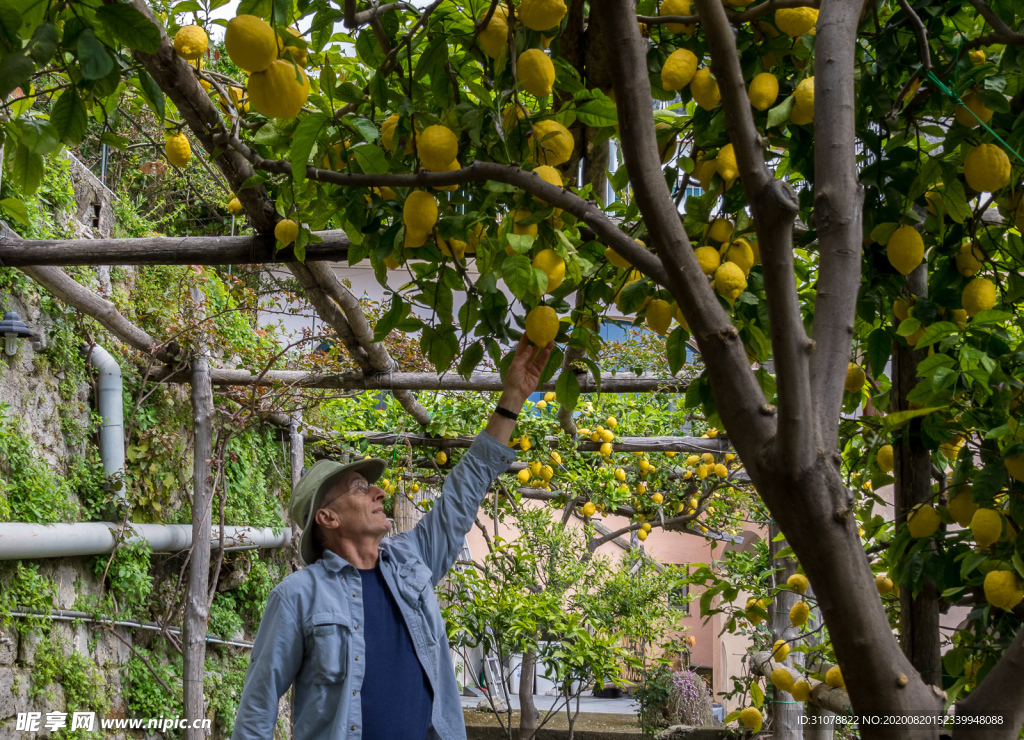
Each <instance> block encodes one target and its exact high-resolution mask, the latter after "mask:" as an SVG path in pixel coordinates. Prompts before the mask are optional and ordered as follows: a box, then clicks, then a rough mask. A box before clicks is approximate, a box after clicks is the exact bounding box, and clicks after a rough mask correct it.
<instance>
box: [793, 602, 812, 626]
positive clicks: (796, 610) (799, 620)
mask: <svg viewBox="0 0 1024 740" xmlns="http://www.w3.org/2000/svg"><path fill="white" fill-rule="evenodd" d="M810 616H811V607H810V606H809V605H808V604H807V602H806V601H798V602H796V603H795V604H793V607H792V608H791V609H790V610H789V622H790V624H792V625H793V626H794V627H800V626H802V625H804V624H806V623H807V619H808V618H809V617H810Z"/></svg>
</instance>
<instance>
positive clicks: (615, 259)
mask: <svg viewBox="0 0 1024 740" xmlns="http://www.w3.org/2000/svg"><path fill="white" fill-rule="evenodd" d="M604 257H605V259H606V260H608V261H609V262H611V263H612V264H613V265H615V266H616V267H619V268H623V269H625V268H629V267H632V266H633V264H632V263H631V262H630V261H629V260H627V259H626V258H625V257H623V256H622V255H621V254H619V253H618V252H616V251H615V250H614V249H612V248H611V247H607V248H606V249H605V250H604Z"/></svg>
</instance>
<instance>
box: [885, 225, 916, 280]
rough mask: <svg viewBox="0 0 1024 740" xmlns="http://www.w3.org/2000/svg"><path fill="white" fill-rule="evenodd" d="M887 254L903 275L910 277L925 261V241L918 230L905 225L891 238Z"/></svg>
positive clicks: (891, 262) (886, 248) (886, 250)
mask: <svg viewBox="0 0 1024 740" xmlns="http://www.w3.org/2000/svg"><path fill="white" fill-rule="evenodd" d="M885 254H886V256H887V257H888V258H889V264H891V265H892V266H893V267H895V268H896V270H897V271H898V272H899V273H900V274H901V275H909V274H910V273H912V272H913V271H914V270H915V269H916V268H917V266H918V265H920V264H921V261H922V260H923V259H924V239H922V238H921V235H920V234H919V233H918V232H917V229H915V228H914V227H913V226H907V225H905V224H904V225H903V226H900V227H899V228H898V229H896V231H894V232H893V234H892V236H890V237H889V243H888V244H886V246H885Z"/></svg>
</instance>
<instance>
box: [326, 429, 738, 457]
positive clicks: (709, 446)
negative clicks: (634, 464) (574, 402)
mask: <svg viewBox="0 0 1024 740" xmlns="http://www.w3.org/2000/svg"><path fill="white" fill-rule="evenodd" d="M342 436H344V437H347V438H350V439H365V440H366V442H367V444H371V445H383V446H389V445H394V444H399V443H401V444H407V445H410V446H412V447H438V448H440V449H443V450H446V449H452V448H459V447H461V448H468V447H470V446H471V445H472V444H473V440H474V439H476V436H475V435H472V434H463V435H459V436H458V437H452V438H450V439H444V438H443V437H431V436H429V435H426V434H412V433H408V432H356V431H346V432H344V433H343V434H342ZM561 441H562V438H561V437H553V436H547V437H545V438H544V444H546V445H547V446H548V447H551V448H553V449H554V448H557V447H558V446H559V444H560V442H561ZM576 449H577V450H579V451H580V452H599V451H600V449H601V443H600V442H591V441H590V440H589V439H588V440H586V441H577V442H576ZM612 449H613V450H615V451H616V452H669V451H671V452H697V453H701V452H714V453H723V452H728V451H729V450H731V449H732V447H731V446H730V444H729V441H728V440H726V439H723V438H722V437H718V438H717V439H705V438H703V437H618V438H616V439H615V441H614V442H612Z"/></svg>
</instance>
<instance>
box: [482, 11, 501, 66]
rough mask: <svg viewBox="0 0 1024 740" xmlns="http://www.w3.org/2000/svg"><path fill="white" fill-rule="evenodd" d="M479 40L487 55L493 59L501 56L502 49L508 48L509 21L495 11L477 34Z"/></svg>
mask: <svg viewBox="0 0 1024 740" xmlns="http://www.w3.org/2000/svg"><path fill="white" fill-rule="evenodd" d="M499 7H500V6H499ZM477 40H478V41H479V42H480V48H481V49H483V50H484V53H485V54H486V55H487V56H489V57H491V58H492V59H497V58H498V57H499V56H501V53H502V51H504V50H506V49H507V48H508V23H506V22H505V17H504V16H502V15H500V14H499V13H497V12H495V13H494V15H492V16H491V20H490V22H489V23H488V24H487V27H486V28H484V30H483V31H481V32H480V35H479V36H477Z"/></svg>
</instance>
